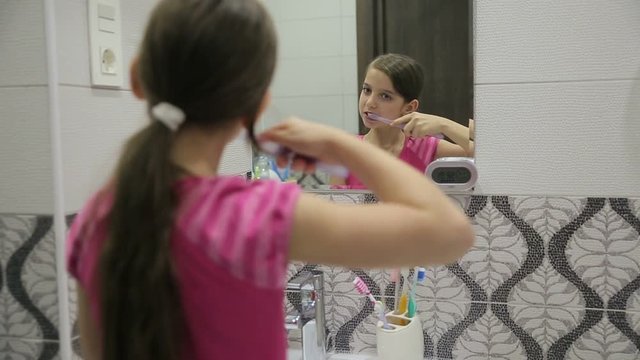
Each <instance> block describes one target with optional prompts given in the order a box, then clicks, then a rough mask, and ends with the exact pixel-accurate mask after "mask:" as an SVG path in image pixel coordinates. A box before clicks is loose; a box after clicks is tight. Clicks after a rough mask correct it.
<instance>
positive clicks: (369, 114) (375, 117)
mask: <svg viewBox="0 0 640 360" xmlns="http://www.w3.org/2000/svg"><path fill="white" fill-rule="evenodd" d="M365 115H367V117H368V118H369V119H371V120H374V121H380V122H383V123H385V124H387V125H389V126H393V127H397V128H399V129H404V126H405V124H399V125H392V124H393V120H391V119H387V118H386V117H383V116H380V115H378V114H376V113H372V112H365ZM431 136H433V137H435V138H438V139H444V135H442V134H434V135H431Z"/></svg>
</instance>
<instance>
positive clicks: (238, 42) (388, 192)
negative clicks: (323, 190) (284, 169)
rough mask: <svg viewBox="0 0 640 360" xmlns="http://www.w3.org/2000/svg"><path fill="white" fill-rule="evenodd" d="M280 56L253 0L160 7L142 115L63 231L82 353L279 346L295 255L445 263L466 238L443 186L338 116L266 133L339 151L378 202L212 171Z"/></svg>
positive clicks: (244, 351)
mask: <svg viewBox="0 0 640 360" xmlns="http://www.w3.org/2000/svg"><path fill="white" fill-rule="evenodd" d="M275 60H276V39H275V34H274V29H273V24H272V22H271V20H270V18H269V15H268V14H267V13H266V11H265V10H264V8H263V6H262V5H261V3H260V2H259V1H258V0H163V1H161V2H160V3H159V4H158V5H157V6H156V8H155V9H154V11H153V13H152V14H151V18H150V20H149V23H148V25H147V28H146V34H145V37H144V40H143V42H142V45H141V49H140V52H139V56H138V58H137V59H136V60H135V61H134V62H133V65H132V68H131V81H132V89H133V92H134V94H135V95H136V96H138V97H140V98H144V99H145V100H146V103H147V105H148V109H149V115H150V118H151V121H150V122H149V124H148V125H147V126H146V127H145V128H143V129H142V130H140V131H139V132H138V133H137V134H135V135H134V136H133V137H132V138H131V139H130V140H129V141H128V143H127V144H126V146H125V148H124V150H123V153H122V155H121V158H120V161H119V164H118V166H117V169H116V172H115V174H114V176H113V178H112V180H111V181H110V182H109V183H108V184H107V185H106V186H104V187H103V188H102V189H101V190H100V191H99V192H98V193H97V194H96V195H94V196H93V197H92V198H91V199H90V200H89V201H88V203H87V204H86V205H85V207H84V208H83V209H82V210H81V212H80V213H79V214H78V216H77V218H76V220H75V221H74V223H73V225H72V227H71V230H70V233H69V238H68V247H67V251H68V253H67V266H68V269H69V271H70V273H71V274H72V276H74V277H75V278H76V279H77V281H78V308H79V311H78V317H79V318H78V322H79V326H80V334H81V343H82V351H83V356H85V358H86V359H89V360H93V359H103V360H116V359H117V360H128V359H136V360H147V359H149V360H151V359H153V360H164V359H196V360H198V359H284V358H285V350H286V341H285V332H284V331H283V325H282V324H283V319H284V314H283V306H282V301H283V295H284V294H283V288H284V286H283V285H284V281H285V279H284V277H285V273H286V267H287V261H288V260H301V261H308V262H313V263H326V264H335V265H342V266H360V267H373V266H379V267H383V266H389V267H391V266H401V265H415V264H444V263H448V262H451V261H454V260H455V259H457V258H458V257H460V256H462V255H463V254H464V252H465V251H466V249H467V248H469V247H470V246H471V243H472V240H473V234H472V232H471V228H470V225H469V223H468V221H467V219H466V217H465V215H464V214H463V213H462V212H461V211H460V210H459V209H458V207H457V206H456V205H454V204H452V203H451V202H450V201H449V199H448V198H447V197H446V196H445V195H444V194H442V193H441V192H440V191H439V190H438V189H437V187H435V186H434V185H433V184H432V183H430V182H429V181H428V180H427V179H425V178H424V176H422V174H420V173H419V172H417V171H415V170H414V169H412V168H410V167H409V166H407V165H405V164H403V163H402V162H400V161H398V160H396V159H394V158H393V157H392V156H390V155H388V154H386V153H385V152H384V151H382V150H379V149H377V148H376V147H374V146H372V145H370V144H368V143H366V142H362V141H358V140H357V139H354V138H352V137H351V136H349V135H348V134H346V133H343V132H342V131H340V130H337V129H333V128H329V127H325V126H321V125H317V124H312V123H309V122H306V121H303V120H298V119H289V120H287V121H285V122H283V123H281V124H279V125H277V126H275V127H274V128H272V129H270V130H268V131H267V132H265V133H264V134H262V135H261V140H265V141H266V140H268V141H273V142H277V143H280V144H282V145H283V146H286V147H288V148H289V149H291V150H293V151H295V152H297V153H299V154H302V155H305V156H308V157H313V158H317V159H320V160H322V161H326V162H329V163H342V164H343V165H345V166H347V167H349V168H350V169H351V170H352V171H353V172H354V173H355V174H357V175H358V177H359V178H360V179H362V181H363V182H364V183H365V184H366V185H367V186H368V187H369V188H371V189H372V190H373V191H374V192H375V193H376V194H377V195H378V196H379V198H380V199H381V200H383V201H384V202H381V203H380V204H376V205H368V206H347V205H341V204H336V203H331V202H328V201H324V200H321V199H318V198H315V197H313V196H310V195H307V194H302V193H301V192H300V190H299V188H298V187H297V186H296V185H295V184H281V183H278V182H272V181H257V182H246V181H245V180H244V179H243V178H240V177H229V176H219V175H218V165H219V162H220V158H221V154H222V152H223V150H224V148H225V146H226V144H228V143H229V142H230V141H231V140H232V139H233V138H234V137H236V136H237V135H238V134H239V133H240V132H241V129H243V128H245V129H246V130H247V132H248V134H249V136H250V137H251V138H252V139H253V140H254V141H255V139H254V137H253V126H254V123H255V121H256V119H257V118H258V116H259V115H260V114H261V112H262V110H263V109H264V108H265V106H267V104H268V101H269V94H268V91H267V89H268V86H269V84H270V81H271V77H272V75H273V70H274V64H275ZM305 166H306V165H305ZM399 184H400V185H399Z"/></svg>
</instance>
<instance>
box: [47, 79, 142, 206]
mask: <svg viewBox="0 0 640 360" xmlns="http://www.w3.org/2000/svg"><path fill="white" fill-rule="evenodd" d="M60 122H61V136H62V158H63V174H64V191H65V196H64V199H65V211H66V212H68V213H71V212H74V211H77V210H78V209H80V208H81V207H82V205H83V203H84V202H85V201H86V200H87V198H88V197H89V196H90V195H91V193H93V192H95V191H96V190H98V188H99V187H100V186H102V185H104V184H105V183H106V182H107V181H108V178H109V177H110V176H111V174H112V171H113V169H114V167H115V165H116V162H117V158H118V155H119V153H120V149H121V146H122V145H123V144H124V142H125V140H126V139H127V138H128V137H129V136H130V134H132V133H134V132H135V131H136V130H137V129H139V128H141V127H142V126H144V125H145V124H146V123H147V119H146V118H145V116H144V104H143V103H142V102H141V101H139V100H137V99H135V98H134V96H133V95H132V93H131V92H130V91H126V90H122V91H115V90H103V89H91V88H87V87H79V86H65V85H63V86H60Z"/></svg>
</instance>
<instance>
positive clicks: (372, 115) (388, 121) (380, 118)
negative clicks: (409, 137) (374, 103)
mask: <svg viewBox="0 0 640 360" xmlns="http://www.w3.org/2000/svg"><path fill="white" fill-rule="evenodd" d="M365 115H367V117H368V118H369V119H371V120H375V121H380V122H383V123H385V124H387V125H390V126H391V124H393V120H391V119H387V118H386V117H383V116H380V115H378V114H376V113H372V112H367V113H365ZM393 126H394V127H397V128H400V129H404V124H401V125H393Z"/></svg>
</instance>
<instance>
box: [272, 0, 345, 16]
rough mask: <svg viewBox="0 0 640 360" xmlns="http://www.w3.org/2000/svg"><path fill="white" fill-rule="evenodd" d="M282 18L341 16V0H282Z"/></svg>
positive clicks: (280, 10)
mask: <svg viewBox="0 0 640 360" xmlns="http://www.w3.org/2000/svg"><path fill="white" fill-rule="evenodd" d="M278 10H279V14H278V15H279V19H280V20H294V19H298V20H300V19H316V18H325V17H335V16H340V15H341V14H340V12H341V4H340V0H323V1H317V0H280V7H279V9H278Z"/></svg>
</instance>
